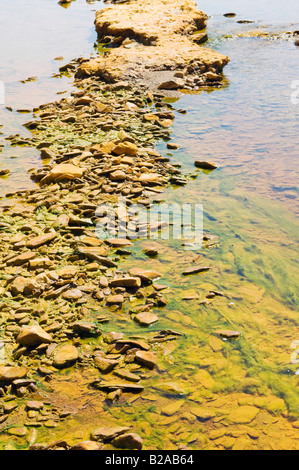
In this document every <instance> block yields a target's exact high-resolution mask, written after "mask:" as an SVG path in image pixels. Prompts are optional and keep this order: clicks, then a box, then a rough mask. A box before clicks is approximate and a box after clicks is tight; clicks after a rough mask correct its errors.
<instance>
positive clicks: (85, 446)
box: [71, 441, 101, 450]
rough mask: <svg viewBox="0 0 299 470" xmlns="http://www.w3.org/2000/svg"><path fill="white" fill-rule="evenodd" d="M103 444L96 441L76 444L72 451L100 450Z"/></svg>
mask: <svg viewBox="0 0 299 470" xmlns="http://www.w3.org/2000/svg"><path fill="white" fill-rule="evenodd" d="M100 449H101V444H99V443H98V442H95V441H82V442H78V444H75V445H74V446H73V447H72V448H71V450H100Z"/></svg>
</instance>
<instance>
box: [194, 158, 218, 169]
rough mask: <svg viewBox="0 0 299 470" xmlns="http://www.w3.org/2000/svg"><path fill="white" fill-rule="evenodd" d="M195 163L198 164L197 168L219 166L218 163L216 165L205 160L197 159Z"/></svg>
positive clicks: (214, 167)
mask: <svg viewBox="0 0 299 470" xmlns="http://www.w3.org/2000/svg"><path fill="white" fill-rule="evenodd" d="M194 165H195V166H196V168H201V169H203V170H215V169H216V168H217V165H215V163H211V162H204V161H200V160H196V161H195V162H194Z"/></svg>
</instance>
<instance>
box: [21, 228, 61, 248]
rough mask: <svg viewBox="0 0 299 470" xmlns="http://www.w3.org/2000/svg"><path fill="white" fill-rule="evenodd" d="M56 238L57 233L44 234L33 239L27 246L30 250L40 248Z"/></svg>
mask: <svg viewBox="0 0 299 470" xmlns="http://www.w3.org/2000/svg"><path fill="white" fill-rule="evenodd" d="M56 236H57V234H56V232H49V233H44V234H43V235H39V236H38V237H34V238H31V240H29V241H28V242H27V243H26V246H27V247H28V248H38V247H40V246H42V245H45V244H46V243H49V242H51V241H52V240H54V238H56Z"/></svg>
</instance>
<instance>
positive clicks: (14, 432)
mask: <svg viewBox="0 0 299 470" xmlns="http://www.w3.org/2000/svg"><path fill="white" fill-rule="evenodd" d="M6 432H7V433H8V434H10V435H11V436H17V437H25V436H26V434H27V432H28V430H27V428H25V427H18V428H9V429H7V431H6Z"/></svg>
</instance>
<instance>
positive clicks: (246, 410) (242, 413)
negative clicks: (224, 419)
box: [228, 406, 259, 424]
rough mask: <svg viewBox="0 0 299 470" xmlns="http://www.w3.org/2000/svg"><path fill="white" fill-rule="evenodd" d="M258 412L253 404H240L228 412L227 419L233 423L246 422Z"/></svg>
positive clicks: (249, 421) (251, 419) (252, 418)
mask: <svg viewBox="0 0 299 470" xmlns="http://www.w3.org/2000/svg"><path fill="white" fill-rule="evenodd" d="M258 413H259V409H258V408H256V407H255V406H240V407H239V408H237V409H235V410H233V411H232V412H231V413H230V414H229V416H228V419H229V421H231V422H232V423H235V424H247V423H251V421H253V420H254V418H255V417H256V416H257V414H258Z"/></svg>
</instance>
